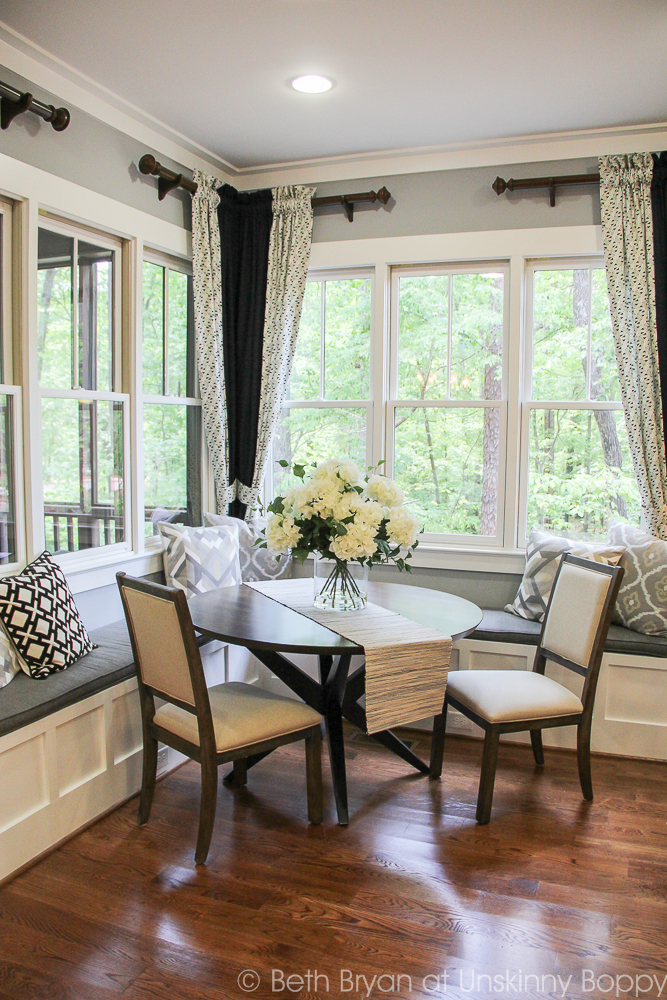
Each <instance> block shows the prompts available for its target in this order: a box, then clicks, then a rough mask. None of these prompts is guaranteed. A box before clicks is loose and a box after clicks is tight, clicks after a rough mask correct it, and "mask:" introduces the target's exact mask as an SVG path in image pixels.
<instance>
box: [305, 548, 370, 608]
mask: <svg viewBox="0 0 667 1000" xmlns="http://www.w3.org/2000/svg"><path fill="white" fill-rule="evenodd" d="M313 585H314V586H313V604H314V606H315V607H316V608H320V609H321V610H322V611H357V610H358V609H359V608H364V607H366V601H367V600H368V596H367V594H368V566H361V565H360V564H359V563H358V562H346V561H345V560H344V559H323V558H322V556H319V555H317V554H315V569H314V576H313Z"/></svg>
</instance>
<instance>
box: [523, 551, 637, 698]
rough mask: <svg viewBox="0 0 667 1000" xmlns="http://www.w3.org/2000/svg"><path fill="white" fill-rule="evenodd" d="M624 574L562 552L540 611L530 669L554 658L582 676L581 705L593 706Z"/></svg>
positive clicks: (541, 671) (542, 670)
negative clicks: (543, 610)
mask: <svg viewBox="0 0 667 1000" xmlns="http://www.w3.org/2000/svg"><path fill="white" fill-rule="evenodd" d="M622 577H623V569H622V568H621V567H620V566H608V565H607V564H606V563H597V562H593V561H592V560H590V559H582V558H580V557H579V556H574V555H572V554H571V553H570V552H566V553H565V554H564V555H563V557H562V558H561V561H560V565H559V567H558V572H557V573H556V578H555V580H554V585H553V588H552V591H551V597H550V598H549V604H548V605H547V611H546V614H545V616H544V623H543V625H542V632H541V635H540V642H539V646H538V650H537V655H536V657H535V665H534V668H533V669H534V670H537V671H539V672H540V673H544V667H545V664H546V661H548V660H552V661H553V662H555V663H560V664H561V665H562V666H564V667H567V668H568V669H569V670H573V671H574V672H575V673H578V674H581V675H582V676H583V677H585V678H586V681H585V684H584V690H583V694H582V702H583V705H584V710H588V709H590V710H591V711H592V707H593V706H592V703H593V700H594V699H595V688H596V686H597V678H598V674H599V672H600V664H601V662H602V654H603V653H604V646H605V642H606V639H607V632H608V631H609V625H610V623H611V618H612V614H613V612H614V605H615V603H616V598H617V596H618V590H619V587H620V585H621V579H622Z"/></svg>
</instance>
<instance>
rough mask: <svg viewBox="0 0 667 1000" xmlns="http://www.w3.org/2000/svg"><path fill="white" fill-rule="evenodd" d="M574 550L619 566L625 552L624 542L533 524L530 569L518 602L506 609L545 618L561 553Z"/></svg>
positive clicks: (528, 550) (532, 618)
mask: <svg viewBox="0 0 667 1000" xmlns="http://www.w3.org/2000/svg"><path fill="white" fill-rule="evenodd" d="M564 552H571V553H572V555H574V556H581V558H582V559H591V560H592V561H593V562H598V563H607V565H609V566H617V565H618V563H619V562H620V561H621V557H622V555H623V553H624V552H625V547H624V546H623V545H609V544H607V543H605V542H602V543H597V542H585V541H582V540H581V539H579V538H559V537H558V536H556V535H548V534H547V533H546V532H545V531H540V530H539V529H538V528H531V532H530V535H529V536H528V545H527V546H526V569H525V570H524V574H523V580H522V581H521V585H520V587H519V592H518V593H517V595H516V597H515V598H514V604H507V605H505V611H509V613H510V614H512V615H518V616H519V617H520V618H527V619H528V621H533V622H541V621H542V619H543V618H544V615H545V612H546V610H547V604H548V603H549V598H550V596H551V589H552V587H553V585H554V580H555V579H556V572H557V570H558V564H559V563H560V557H561V556H562V555H563V553H564Z"/></svg>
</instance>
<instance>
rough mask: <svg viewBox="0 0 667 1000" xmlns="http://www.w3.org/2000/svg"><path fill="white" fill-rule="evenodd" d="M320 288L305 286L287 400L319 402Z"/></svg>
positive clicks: (319, 284) (315, 284)
mask: <svg viewBox="0 0 667 1000" xmlns="http://www.w3.org/2000/svg"><path fill="white" fill-rule="evenodd" d="M322 285H323V283H322V282H321V281H308V282H307V283H306V293H305V295H304V298H303V308H302V310H301V322H300V323H299V334H298V336H297V338H296V351H295V353H294V364H293V366H292V374H291V375H290V382H289V392H288V396H287V398H288V399H319V396H320V345H321V338H322Z"/></svg>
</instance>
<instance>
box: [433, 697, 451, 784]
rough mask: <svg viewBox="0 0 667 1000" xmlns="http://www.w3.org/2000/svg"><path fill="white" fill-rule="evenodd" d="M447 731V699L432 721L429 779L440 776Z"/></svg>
mask: <svg viewBox="0 0 667 1000" xmlns="http://www.w3.org/2000/svg"><path fill="white" fill-rule="evenodd" d="M446 729H447V699H446V698H445V703H444V705H443V706H442V712H441V713H440V715H436V716H435V718H434V719H433V737H432V738H431V767H430V770H429V775H430V777H431V778H439V777H440V775H441V774H442V758H443V757H444V754H445V731H446Z"/></svg>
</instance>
